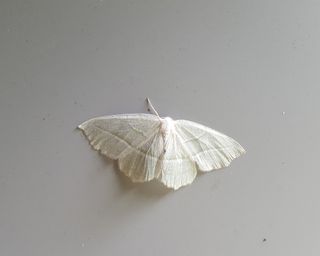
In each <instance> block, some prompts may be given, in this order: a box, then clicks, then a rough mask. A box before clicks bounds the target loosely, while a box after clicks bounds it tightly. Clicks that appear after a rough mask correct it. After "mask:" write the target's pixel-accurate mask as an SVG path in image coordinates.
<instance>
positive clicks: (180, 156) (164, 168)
mask: <svg viewBox="0 0 320 256" xmlns="http://www.w3.org/2000/svg"><path fill="white" fill-rule="evenodd" d="M158 174H159V175H158V177H157V178H158V179H159V180H160V181H161V182H162V183H163V184H165V185H166V186H167V187H170V188H173V189H178V188H180V187H181V186H185V185H188V184H190V183H192V182H193V180H194V179H195V177H196V176H197V166H196V164H195V162H194V161H193V160H192V159H191V157H190V154H189V153H188V152H187V148H186V147H185V146H184V145H183V143H182V141H181V139H180V138H179V136H178V135H177V133H176V132H174V131H172V132H170V133H169V134H167V138H166V143H165V152H164V153H163V155H162V156H161V158H160V160H159V165H158Z"/></svg>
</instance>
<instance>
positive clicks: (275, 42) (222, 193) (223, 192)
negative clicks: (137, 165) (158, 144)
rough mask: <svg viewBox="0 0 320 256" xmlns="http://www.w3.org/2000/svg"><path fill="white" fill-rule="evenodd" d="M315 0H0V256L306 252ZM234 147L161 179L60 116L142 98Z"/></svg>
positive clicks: (312, 167)
mask: <svg viewBox="0 0 320 256" xmlns="http://www.w3.org/2000/svg"><path fill="white" fill-rule="evenodd" d="M319 13H320V2H318V1H312V0H306V1H296V0H294V1H286V0H283V1H276V0H270V1H262V0H258V1H249V0H241V1H232V0H227V1H222V0H221V1H216V0H215V1H209V0H208V1H203V0H200V1H178V0H173V1H172V0H171V1H167V0H164V1H143V0H137V1H131V0H130V1H129V0H127V1H122V0H120V1H119V0H117V1H116V0H114V1H111V0H100V1H99V0H87V1H85V0H77V1H76V0H57V1H42V0H41V1H40V0H26V1H22V0H20V1H17V0H2V1H1V2H0V127H1V129H0V150H1V151H0V254H1V255H4V256H7V255H10V256H11V255H24V256H37V255H39V256H40V255H41V256H42V255H49V256H50V255H59V256H63V255H66V256H67V255H68V256H70V255H76V256H81V255H91V256H93V255H130V256H135V255H139V256H142V255H175V256H176V255H184V256H185V255H210V256H212V255H226V256H231V255H236V256H239V255H252V256H255V255H281V256H283V255H290V256H295V255H297V256H298V255H299V256H300V255H308V256H312V255H317V256H318V255H319V254H320V243H319V239H320V220H319V216H320V206H319V193H320V186H319V180H320V172H319V164H318V157H319V153H320V150H319V142H320V136H319V129H320V119H319V110H320V101H319V93H320V89H319V88H320V87H319V84H320V72H319V67H320V16H319ZM146 96H149V97H150V98H151V99H152V100H153V103H154V105H155V106H156V107H157V109H158V111H159V112H160V114H161V115H163V116H171V117H172V118H182V119H188V120H193V121H197V122H200V123H202V124H205V125H208V126H210V127H212V128H214V129H216V130H218V131H221V132H224V133H226V134H228V135H230V136H232V137H234V138H235V139H237V140H238V141H239V142H240V143H241V144H242V145H243V146H244V147H245V148H246V149H247V154H246V155H245V156H244V157H241V158H240V159H237V160H235V161H234V162H233V163H232V165H231V167H230V168H227V169H225V170H220V171H216V172H211V173H207V174H203V175H199V177H198V178H197V179H196V180H195V182H194V183H193V184H192V185H191V186H188V187H186V188H183V189H180V190H178V191H177V192H171V191H168V190H166V189H164V188H163V187H162V186H161V185H160V184H158V183H154V182H151V183H148V184H138V185H136V184H132V183H131V182H130V181H129V180H128V179H127V178H126V177H124V176H123V175H122V174H120V173H119V172H118V171H117V169H116V165H115V163H113V162H112V161H110V160H106V159H105V158H104V157H102V156H100V155H99V154H98V153H97V152H95V151H93V150H92V149H91V148H90V147H89V145H88V143H87V141H86V140H85V139H84V136H83V135H82V134H81V133H80V132H79V131H77V130H75V128H76V126H77V125H78V124H79V123H81V122H82V121H84V120H86V119H88V118H92V117H94V116H100V115H109V114H117V113H135V112H145V111H146V110H145V104H144V99H145V97H146Z"/></svg>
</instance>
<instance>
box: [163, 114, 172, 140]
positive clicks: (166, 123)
mask: <svg viewBox="0 0 320 256" xmlns="http://www.w3.org/2000/svg"><path fill="white" fill-rule="evenodd" d="M172 129H174V121H173V120H172V119H171V118H170V117H165V118H161V128H160V131H161V133H162V134H163V135H164V136H167V135H168V133H169V132H170V131H171V130H172Z"/></svg>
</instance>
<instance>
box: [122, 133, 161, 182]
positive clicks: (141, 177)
mask: <svg viewBox="0 0 320 256" xmlns="http://www.w3.org/2000/svg"><path fill="white" fill-rule="evenodd" d="M162 152H163V138H162V135H161V133H160V128H159V129H158V131H157V132H156V133H155V134H153V135H152V136H151V137H150V138H149V139H148V140H147V141H145V142H144V143H143V144H142V145H140V146H138V147H133V148H131V149H130V151H129V152H128V153H127V154H126V155H125V156H124V157H121V158H120V159H119V161H118V164H119V169H120V170H121V171H122V172H123V173H124V174H125V175H127V176H128V177H129V178H130V179H131V180H132V181H134V182H144V181H150V180H152V179H154V178H155V177H156V176H157V164H158V160H159V158H160V156H161V154H162Z"/></svg>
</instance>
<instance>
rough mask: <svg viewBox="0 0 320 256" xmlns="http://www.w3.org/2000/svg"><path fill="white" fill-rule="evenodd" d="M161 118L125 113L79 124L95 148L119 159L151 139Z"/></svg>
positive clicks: (112, 157)
mask: <svg viewBox="0 0 320 256" xmlns="http://www.w3.org/2000/svg"><path fill="white" fill-rule="evenodd" d="M159 127H160V120H159V118H158V117H157V116H155V115H150V114H124V115H112V116H105V117H97V118H93V119H90V120H88V121H86V122H84V123H82V124H80V125H79V126H78V128H80V129H81V130H82V131H83V132H84V134H85V135H86V137H87V138H88V140H89V142H90V144H91V145H92V147H93V148H94V149H95V150H98V151H100V152H101V153H102V154H103V155H106V156H107V157H109V158H111V159H119V158H121V157H124V156H125V155H126V154H128V153H129V152H130V151H131V150H132V149H136V148H138V147H139V146H141V145H142V144H143V143H144V142H146V141H148V140H150V138H151V137H152V136H154V134H155V133H156V132H157V130H158V129H159Z"/></svg>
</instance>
